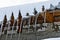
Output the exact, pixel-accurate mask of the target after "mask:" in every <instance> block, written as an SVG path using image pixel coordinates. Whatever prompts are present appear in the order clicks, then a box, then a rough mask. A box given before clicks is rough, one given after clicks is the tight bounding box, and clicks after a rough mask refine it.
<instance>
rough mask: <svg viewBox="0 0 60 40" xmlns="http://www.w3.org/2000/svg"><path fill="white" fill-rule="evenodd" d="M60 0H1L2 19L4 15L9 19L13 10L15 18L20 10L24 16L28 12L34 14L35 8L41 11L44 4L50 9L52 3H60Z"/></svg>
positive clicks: (1, 19) (0, 14)
mask: <svg viewBox="0 0 60 40" xmlns="http://www.w3.org/2000/svg"><path fill="white" fill-rule="evenodd" d="M58 2H60V0H58V1H57V0H33V1H31V0H20V1H19V0H18V1H17V0H5V1H4V0H0V21H3V18H4V15H5V14H6V15H7V19H8V20H10V17H11V14H12V12H13V13H14V17H15V19H17V17H18V12H19V10H20V11H21V14H22V16H23V17H25V15H26V13H27V12H28V13H29V14H30V15H33V10H34V8H36V10H37V11H38V12H41V8H42V5H44V6H45V9H49V7H50V4H53V5H54V6H55V5H57V4H58Z"/></svg>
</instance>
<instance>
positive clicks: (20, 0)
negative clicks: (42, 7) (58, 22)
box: [0, 0, 48, 8]
mask: <svg viewBox="0 0 60 40" xmlns="http://www.w3.org/2000/svg"><path fill="white" fill-rule="evenodd" d="M43 1H48V0H0V8H2V7H8V6H15V5H22V4H27V3H36V2H43Z"/></svg>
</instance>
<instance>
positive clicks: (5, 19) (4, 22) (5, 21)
mask: <svg viewBox="0 0 60 40" xmlns="http://www.w3.org/2000/svg"><path fill="white" fill-rule="evenodd" d="M6 23H7V17H6V15H5V16H4V20H3V27H2V32H3V31H4V34H6V33H7V29H6V28H5V27H7V26H6V25H7V24H6ZM4 29H5V30H4Z"/></svg>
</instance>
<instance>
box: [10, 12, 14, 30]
mask: <svg viewBox="0 0 60 40" xmlns="http://www.w3.org/2000/svg"><path fill="white" fill-rule="evenodd" d="M13 25H14V14H13V12H12V15H11V19H10V26H11V28H10V30H12V26H13Z"/></svg>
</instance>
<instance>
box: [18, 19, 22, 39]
mask: <svg viewBox="0 0 60 40" xmlns="http://www.w3.org/2000/svg"><path fill="white" fill-rule="evenodd" d="M21 26H22V19H21V24H20V29H19V30H21ZM21 31H22V30H21ZM18 40H20V32H19V37H18Z"/></svg>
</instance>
